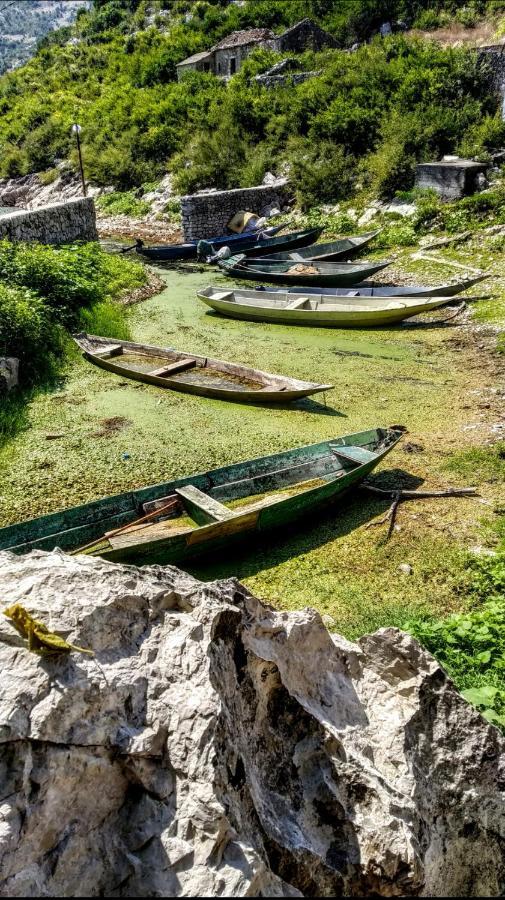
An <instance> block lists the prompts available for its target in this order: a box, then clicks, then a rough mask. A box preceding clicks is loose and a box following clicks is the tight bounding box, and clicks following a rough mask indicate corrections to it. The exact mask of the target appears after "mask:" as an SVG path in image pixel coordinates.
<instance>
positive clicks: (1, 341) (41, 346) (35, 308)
mask: <svg viewBox="0 0 505 900" xmlns="http://www.w3.org/2000/svg"><path fill="white" fill-rule="evenodd" d="M62 346H63V344H62V332H61V331H60V330H59V329H58V328H57V327H56V326H55V325H54V324H53V323H52V321H51V315H50V310H48V308H47V307H46V305H45V304H44V302H43V300H41V298H40V297H38V296H37V295H36V294H35V293H34V292H33V291H31V290H29V289H28V288H23V287H10V286H7V285H6V284H5V283H3V282H0V355H1V356H15V357H17V358H18V359H19V361H20V380H21V382H22V384H25V385H28V384H32V383H33V382H34V381H37V380H40V379H41V378H42V377H44V376H45V375H47V374H48V373H49V371H50V370H51V369H52V365H53V363H54V358H55V356H56V355H60V354H61V353H62Z"/></svg>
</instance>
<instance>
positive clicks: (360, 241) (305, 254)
mask: <svg viewBox="0 0 505 900" xmlns="http://www.w3.org/2000/svg"><path fill="white" fill-rule="evenodd" d="M379 232H380V228H379V229H378V230H377V231H369V232H367V234H359V235H355V236H354V237H346V238H340V240H338V241H328V242H327V243H325V244H312V246H310V247H300V248H298V250H293V251H284V252H283V253H275V254H272V255H271V256H270V257H269V262H273V261H274V260H275V261H280V262H282V261H284V260H290V259H291V260H293V261H294V262H303V260H315V259H321V260H335V259H352V257H353V256H357V254H358V253H360V252H361V250H362V249H363V247H366V245H367V244H369V243H370V241H372V240H373V239H374V237H376V236H377V235H378V234H379ZM251 255H252V253H251V251H249V253H248V254H247V256H249V257H251ZM262 256H263V254H262V253H259V254H258V258H260V259H261V257H262Z"/></svg>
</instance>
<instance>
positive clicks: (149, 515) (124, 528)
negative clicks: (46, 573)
mask: <svg viewBox="0 0 505 900" xmlns="http://www.w3.org/2000/svg"><path fill="white" fill-rule="evenodd" d="M178 503H179V498H178V497H174V498H173V500H171V501H170V503H167V504H166V506H162V507H161V508H160V509H154V510H153V511H152V512H150V513H147V515H146V516H142V517H141V518H140V519H135V520H134V521H133V522H127V524H126V525H122V526H121V528H115V529H114V531H109V532H107V534H106V535H104V536H103V537H101V538H97V539H96V540H94V541H91V542H90V543H89V544H84V545H83V546H82V547H77V550H72V552H71V553H70V556H75V555H76V554H77V553H82V552H83V551H84V550H89V549H90V548H91V547H96V546H97V544H101V542H102V541H103V540H104V539H105V538H107V540H108V539H109V538H111V537H116V535H117V534H121V533H122V532H123V531H127V530H128V529H129V528H133V527H134V526H136V525H142V523H143V522H148V521H149V520H150V519H157V518H158V517H159V516H161V515H163V513H164V512H168V510H171V509H173V508H174V507H175V506H177V504H178Z"/></svg>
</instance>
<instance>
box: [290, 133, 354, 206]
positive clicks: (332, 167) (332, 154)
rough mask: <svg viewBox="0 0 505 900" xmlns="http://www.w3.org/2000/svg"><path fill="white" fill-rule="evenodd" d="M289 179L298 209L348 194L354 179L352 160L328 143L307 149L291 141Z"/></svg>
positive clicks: (304, 145) (300, 143)
mask: <svg viewBox="0 0 505 900" xmlns="http://www.w3.org/2000/svg"><path fill="white" fill-rule="evenodd" d="M288 158H289V164H290V180H291V182H292V184H293V186H294V188H295V190H296V194H297V199H298V203H299V205H300V206H301V208H302V209H307V208H310V207H311V206H317V205H318V204H320V203H324V202H328V201H332V200H339V199H342V198H344V197H346V196H348V195H349V193H350V192H351V190H352V187H353V184H354V180H355V176H356V161H355V160H354V159H353V157H351V156H349V155H348V154H347V153H346V151H345V148H344V147H343V146H340V145H338V144H337V145H334V144H331V143H330V142H321V143H320V144H318V145H317V146H315V147H307V145H306V143H305V142H303V143H302V142H301V141H293V142H292V143H291V147H290V148H288Z"/></svg>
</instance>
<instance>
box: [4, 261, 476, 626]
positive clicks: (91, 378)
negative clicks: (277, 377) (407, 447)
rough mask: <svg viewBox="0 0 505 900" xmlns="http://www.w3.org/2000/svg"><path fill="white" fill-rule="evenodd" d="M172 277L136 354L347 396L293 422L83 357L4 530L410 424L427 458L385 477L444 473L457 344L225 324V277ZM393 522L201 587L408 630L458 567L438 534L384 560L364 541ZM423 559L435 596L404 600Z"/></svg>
mask: <svg viewBox="0 0 505 900" xmlns="http://www.w3.org/2000/svg"><path fill="white" fill-rule="evenodd" d="M157 271H158V273H159V274H160V275H161V277H162V278H163V279H164V280H165V281H166V284H167V287H166V289H165V290H164V291H163V292H162V293H161V294H159V295H158V296H156V297H153V298H151V299H150V300H147V301H145V302H144V303H141V304H139V305H137V306H134V307H132V308H131V310H130V313H129V318H130V327H131V332H132V339H133V340H135V341H139V342H144V343H150V344H154V345H158V346H165V347H174V348H177V349H182V350H186V351H189V352H193V353H198V354H203V355H208V356H213V357H217V358H220V359H224V360H230V361H234V362H238V363H243V364H245V365H248V366H252V367H254V368H260V369H264V370H266V371H270V372H274V373H281V374H284V375H290V376H294V377H296V378H300V379H306V380H310V381H317V382H322V383H331V384H333V385H334V388H333V390H331V391H329V392H328V393H327V394H326V395H324V396H323V395H316V398H315V399H314V400H312V399H307V400H302V401H299V402H297V403H295V404H292V405H286V406H284V407H269V406H243V405H240V404H237V403H226V402H224V401H217V400H209V399H205V398H199V397H192V396H189V395H184V394H179V393H176V392H175V391H169V390H163V389H160V388H157V387H154V386H149V385H145V384H139V383H137V382H135V381H131V380H127V379H122V378H119V377H118V376H115V375H113V374H110V373H107V372H105V371H102V370H100V369H98V368H96V367H94V366H92V365H90V364H89V363H87V362H85V361H84V360H83V359H82V358H81V357H80V355H79V354H78V352H76V354H75V358H74V359H73V361H72V363H71V364H70V365H69V369H68V372H67V374H66V377H65V378H64V379H63V382H62V384H61V387H60V389H59V390H55V391H53V392H49V393H46V394H41V395H39V396H38V397H37V398H36V399H35V400H34V402H33V403H32V404H31V408H30V427H29V429H28V430H27V431H25V432H23V433H22V434H20V435H19V436H18V437H17V438H16V439H15V441H13V442H12V443H11V444H9V445H8V446H7V448H6V449H4V450H3V451H2V452H1V453H0V465H1V466H2V468H1V471H2V481H1V484H0V500H1V508H0V522H1V524H7V523H10V522H13V521H16V520H20V519H23V518H28V517H30V516H33V515H39V514H42V513H44V512H49V511H53V510H56V509H61V508H64V507H66V506H71V505H76V504H77V503H82V502H85V501H87V500H91V499H95V498H98V497H100V496H104V495H106V494H111V493H116V492H119V491H124V490H128V488H130V487H137V486H142V485H147V484H153V483H156V482H158V481H165V480H169V479H171V478H173V477H177V476H181V475H185V474H190V473H195V472H199V471H205V470H208V469H211V468H214V467H217V466H221V465H225V464H227V463H231V462H236V461H239V460H244V459H248V458H251V457H255V456H263V455H266V454H269V453H273V452H276V451H279V450H282V449H286V448H289V447H293V446H296V445H301V444H308V443H313V442H316V441H319V440H324V439H328V438H332V437H336V436H339V435H341V434H347V433H352V432H354V431H361V430H365V429H369V428H374V427H376V426H379V425H390V424H396V423H401V424H403V425H406V426H407V427H408V429H409V431H410V432H412V435H413V438H412V439H413V440H420V441H421V442H422V444H423V446H425V448H426V452H425V453H424V454H423V455H422V457H418V458H417V457H416V458H415V459H414V458H413V457H411V456H407V455H406V454H405V453H404V452H403V451H402V450H395V451H394V452H393V453H392V454H391V456H389V457H388V458H387V460H386V461H385V463H384V465H383V468H385V469H387V470H391V471H392V470H398V469H400V470H402V471H409V472H410V473H411V474H413V476H414V480H416V479H417V481H416V483H420V481H421V480H422V479H423V478H425V477H427V476H429V475H430V474H431V475H434V474H436V473H437V471H438V466H439V461H440V460H439V458H438V449H436V448H435V444H437V447H438V446H439V440H440V434H441V432H442V431H443V429H444V423H448V422H450V423H451V427H453V428H454V429H456V430H457V429H458V427H459V423H460V422H462V421H464V416H465V413H464V412H463V411H462V405H461V402H460V397H461V393H462V387H463V386H464V384H465V378H466V376H465V373H464V371H463V367H462V366H461V365H459V366H458V365H457V364H456V354H454V353H452V352H451V350H450V349H449V348H448V345H447V343H446V339H447V331H446V330H445V329H440V328H436V327H435V328H430V329H419V328H415V327H408V326H405V325H403V326H396V327H394V328H390V329H384V330H376V331H367V332H360V331H342V330H333V329H316V328H308V327H289V326H281V325H266V324H260V323H252V322H240V321H235V320H232V319H225V318H221V317H219V316H218V315H217V314H215V313H213V312H211V311H209V310H208V308H207V307H206V306H205V305H204V304H203V303H201V302H200V301H199V300H198V299H197V297H196V294H195V292H196V290H197V288H200V287H203V286H205V285H207V284H209V283H211V282H212V283H216V282H219V283H223V284H227V285H229V284H230V282H229V281H228V280H226V279H225V278H224V277H223V276H216V275H215V273H214V272H209V270H208V269H205V270H204V269H201V268H200V267H198V266H196V265H195V266H187V267H182V266H181V267H179V268H177V269H175V268H165V269H162V268H161V267H160V268H159V269H157ZM48 434H51V435H53V437H52V439H48V438H47V435H48ZM55 435H56V437H54V436H55ZM431 445H433V446H431ZM393 479H394V475H393ZM386 506H387V504H385V503H383V502H382V501H381V500H379V501H377V500H375V499H370V498H369V496H368V495H363V494H356V495H354V497H353V498H350V499H348V500H346V501H345V503H344V504H343V505H342V507H341V508H335V509H333V510H332V511H331V512H326V513H324V514H322V515H321V518H320V519H319V520H318V521H316V522H314V521H313V520H312V521H307V522H306V523H301V525H298V526H297V527H296V529H293V531H290V532H289V533H282V534H271V535H269V536H268V537H266V538H264V539H263V540H261V541H260V542H259V543H257V544H256V545H255V547H254V548H252V547H244V548H243V549H242V550H240V552H238V553H237V551H236V550H234V551H233V557H228V558H227V557H226V556H223V557H222V558H221V559H220V560H216V561H213V563H212V564H210V563H209V562H206V563H204V564H202V565H199V566H194V567H193V568H192V569H191V571H192V572H194V573H195V574H197V575H198V576H199V577H204V578H206V579H211V578H215V577H218V576H219V577H222V576H232V575H238V576H239V577H240V578H241V579H242V580H244V581H245V582H246V584H248V585H249V586H250V587H251V589H252V590H254V591H256V592H257V593H259V594H260V595H261V596H263V597H265V598H266V599H268V600H270V601H271V602H273V603H277V604H282V605H283V606H286V607H299V606H302V605H305V604H310V605H312V606H316V607H317V608H319V609H320V611H322V612H329V613H331V614H332V615H333V617H334V618H335V621H336V627H337V628H339V629H340V630H344V631H348V632H354V631H355V630H365V629H366V627H367V624H368V623H369V622H370V626H375V625H377V624H381V623H383V624H386V623H388V622H390V621H393V620H394V621H400V620H401V619H402V617H403V616H404V615H407V614H408V613H410V611H411V609H412V608H413V607H415V605H416V604H417V603H420V602H422V603H425V602H429V597H428V594H429V591H428V589H427V587H426V578H428V581H429V577H430V576H429V575H426V573H427V572H429V571H431V569H430V565H429V559H430V558H431V557H432V556H433V554H434V553H435V552H436V553H438V552H439V551H442V552H443V548H444V539H443V538H440V539H439V537H438V536H437V537H436V538H435V537H434V536H433V535H430V534H429V533H427V534H426V535H423V536H422V537H421V538H420V537H419V536H417V537H416V538H415V540H413V541H412V542H410V540H409V542H408V545H407V549H406V546H405V543H404V544H403V546H401V545H400V546H399V545H398V544H397V545H396V547H393V548H392V549H391V548H390V549H388V550H387V551H384V550H381V549H377V533H376V532H375V531H374V529H370V530H366V529H365V528H364V527H363V526H364V525H365V524H366V523H367V522H368V521H370V519H371V518H372V517H373V516H375V515H377V514H378V513H379V512H381V511H382V510H384V509H385V508H386ZM455 514H456V515H458V514H459V513H458V512H456V513H455ZM428 532H429V530H428ZM433 541H435V544H436V546H435V544H433ZM439 545H440V546H439ZM407 552H408V553H410V554H411V555H413V557H415V558H418V559H419V560H422V565H421V564H420V566H419V581H418V579H417V577H413V578H412V579H410V581H409V582H408V583H406V584H405V585H403V586H402V588H401V590H400V589H397V588H396V587H394V586H393V587H392V586H391V582H392V579H394V577H395V576H394V574H393V573H395V572H396V571H397V566H398V562H401V561H402V560H403V559H404V558H405V555H406V553H407ZM385 554H386V555H385ZM397 557H398V558H397ZM409 558H410V557H409ZM423 573H424V574H423ZM420 586H423V587H420ZM428 587H429V585H428ZM443 602H444V600H443V597H442V599H441V603H442V605H443Z"/></svg>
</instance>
